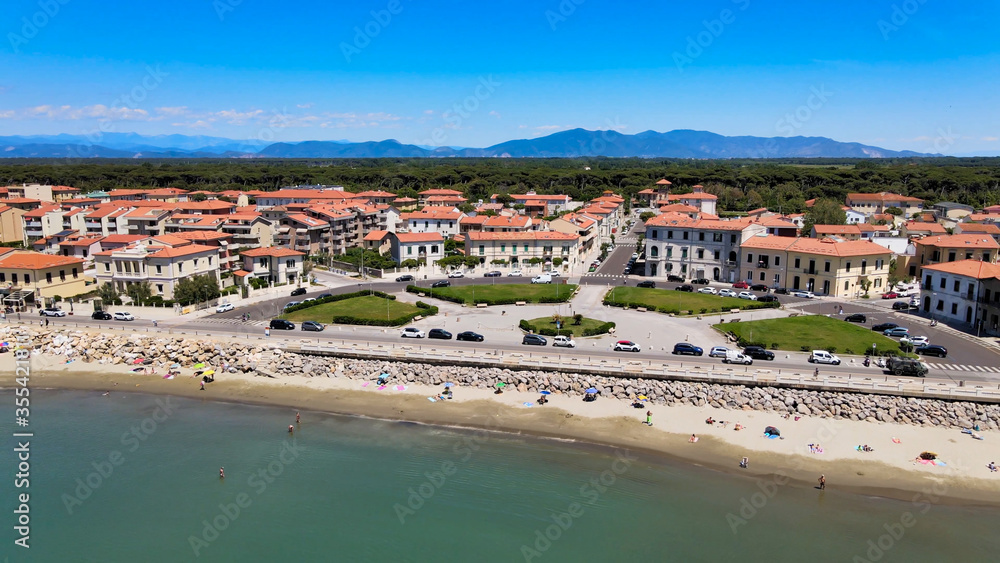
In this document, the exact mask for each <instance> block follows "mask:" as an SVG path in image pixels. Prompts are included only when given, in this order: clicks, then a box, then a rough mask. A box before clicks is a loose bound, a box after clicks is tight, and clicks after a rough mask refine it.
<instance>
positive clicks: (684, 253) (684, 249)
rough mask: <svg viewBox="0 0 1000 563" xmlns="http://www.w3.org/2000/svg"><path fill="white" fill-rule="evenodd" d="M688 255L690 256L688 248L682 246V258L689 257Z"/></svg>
mask: <svg viewBox="0 0 1000 563" xmlns="http://www.w3.org/2000/svg"><path fill="white" fill-rule="evenodd" d="M687 257H688V249H686V248H682V249H681V258H687Z"/></svg>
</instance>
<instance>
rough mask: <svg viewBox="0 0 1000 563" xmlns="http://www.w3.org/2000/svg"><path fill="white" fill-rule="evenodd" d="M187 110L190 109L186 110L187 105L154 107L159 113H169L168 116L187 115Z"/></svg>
mask: <svg viewBox="0 0 1000 563" xmlns="http://www.w3.org/2000/svg"><path fill="white" fill-rule="evenodd" d="M189 111H190V110H188V107H187V106H174V107H160V108H156V112H157V113H160V114H163V115H170V116H180V115H187V114H188V113H189Z"/></svg>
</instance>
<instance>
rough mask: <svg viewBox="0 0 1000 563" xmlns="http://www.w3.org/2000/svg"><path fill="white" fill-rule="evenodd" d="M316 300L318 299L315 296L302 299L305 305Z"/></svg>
mask: <svg viewBox="0 0 1000 563" xmlns="http://www.w3.org/2000/svg"><path fill="white" fill-rule="evenodd" d="M315 300H316V298H315V297H307V298H305V299H303V300H302V304H303V305H305V304H306V303H312V302H313V301H315Z"/></svg>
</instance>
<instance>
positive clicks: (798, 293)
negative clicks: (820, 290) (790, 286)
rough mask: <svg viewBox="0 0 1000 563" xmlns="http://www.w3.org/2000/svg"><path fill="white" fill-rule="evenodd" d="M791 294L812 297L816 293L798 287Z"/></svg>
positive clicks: (805, 297)
mask: <svg viewBox="0 0 1000 563" xmlns="http://www.w3.org/2000/svg"><path fill="white" fill-rule="evenodd" d="M792 296H793V297H802V298H803V299H812V298H813V297H816V294H815V293H813V292H811V291H802V290H800V289H796V290H795V291H793V292H792Z"/></svg>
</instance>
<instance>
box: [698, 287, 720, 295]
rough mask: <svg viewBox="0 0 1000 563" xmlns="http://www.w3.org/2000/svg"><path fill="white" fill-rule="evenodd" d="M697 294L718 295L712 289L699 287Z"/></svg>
mask: <svg viewBox="0 0 1000 563" xmlns="http://www.w3.org/2000/svg"><path fill="white" fill-rule="evenodd" d="M698 293H707V294H709V295H715V294H717V293H718V291H716V290H715V288H714V287H701V288H698Z"/></svg>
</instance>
